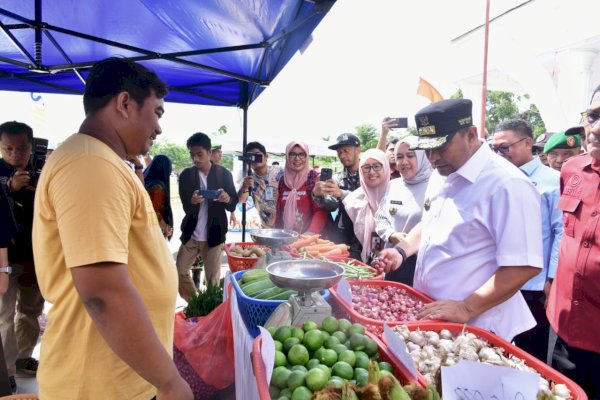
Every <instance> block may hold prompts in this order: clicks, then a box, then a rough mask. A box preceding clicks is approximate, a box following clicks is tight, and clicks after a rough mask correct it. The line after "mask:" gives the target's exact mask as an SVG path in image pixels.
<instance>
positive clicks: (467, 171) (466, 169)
mask: <svg viewBox="0 0 600 400" xmlns="http://www.w3.org/2000/svg"><path fill="white" fill-rule="evenodd" d="M493 154H494V153H492V150H491V149H490V147H489V146H488V145H487V144H485V143H482V144H481V146H479V149H477V151H476V152H475V153H474V154H473V155H472V156H471V158H469V159H468V160H467V162H465V163H464V164H463V166H462V167H460V168H459V169H458V171H456V172H454V174H457V175H460V176H462V177H463V178H465V179H466V180H468V181H469V182H471V183H474V182H475V181H476V180H477V177H478V176H479V174H480V173H481V171H482V170H483V167H484V166H485V164H486V163H487V161H488V160H489V159H490V158H491V157H492V156H493ZM450 175H453V174H450Z"/></svg>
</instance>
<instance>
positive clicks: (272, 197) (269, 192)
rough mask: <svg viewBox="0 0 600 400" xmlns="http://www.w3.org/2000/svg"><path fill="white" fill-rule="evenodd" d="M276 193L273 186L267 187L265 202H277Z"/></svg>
mask: <svg viewBox="0 0 600 400" xmlns="http://www.w3.org/2000/svg"><path fill="white" fill-rule="evenodd" d="M274 191H275V190H274V189H273V186H267V187H266V188H265V200H269V201H272V200H275V194H274Z"/></svg>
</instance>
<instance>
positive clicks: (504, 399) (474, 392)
mask: <svg viewBox="0 0 600 400" xmlns="http://www.w3.org/2000/svg"><path fill="white" fill-rule="evenodd" d="M539 380H540V377H539V375H537V374H535V373H533V372H525V371H518V370H516V369H512V368H508V367H498V366H496V365H489V364H484V363H480V362H476V361H468V360H462V361H460V362H459V363H457V364H454V365H452V366H450V367H442V398H443V399H444V400H463V399H473V400H529V399H535V398H536V396H537V391H538V384H539Z"/></svg>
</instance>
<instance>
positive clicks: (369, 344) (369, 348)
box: [283, 336, 377, 356]
mask: <svg viewBox="0 0 600 400" xmlns="http://www.w3.org/2000/svg"><path fill="white" fill-rule="evenodd" d="M364 342H365V353H367V355H368V356H374V355H375V354H377V343H375V342H374V341H373V339H371V338H370V337H368V336H364ZM283 347H285V346H283Z"/></svg>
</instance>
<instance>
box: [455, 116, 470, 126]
mask: <svg viewBox="0 0 600 400" xmlns="http://www.w3.org/2000/svg"><path fill="white" fill-rule="evenodd" d="M472 121H473V119H472V118H471V117H467V118H461V119H459V120H458V124H459V125H470V124H471V123H472Z"/></svg>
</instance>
